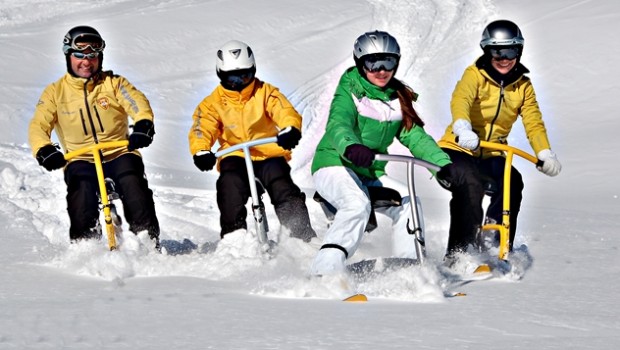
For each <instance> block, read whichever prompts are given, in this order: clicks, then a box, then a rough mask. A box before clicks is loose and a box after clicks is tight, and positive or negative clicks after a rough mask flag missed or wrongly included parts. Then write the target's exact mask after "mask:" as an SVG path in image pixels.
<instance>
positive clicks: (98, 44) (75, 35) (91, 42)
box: [62, 26, 105, 76]
mask: <svg viewBox="0 0 620 350" xmlns="http://www.w3.org/2000/svg"><path fill="white" fill-rule="evenodd" d="M89 48H90V49H91V50H92V51H94V52H97V53H98V57H99V67H98V69H97V72H96V73H99V72H101V70H102V67H103V50H104V49H105V40H103V38H102V37H101V35H100V34H99V32H98V31H97V30H96V29H95V28H93V27H89V26H77V27H73V28H71V29H69V31H68V32H67V34H65V36H64V38H63V39H62V52H63V53H64V54H65V61H66V63H67V72H69V74H71V75H73V76H77V75H76V74H75V72H74V71H73V69H71V60H70V55H71V53H73V52H81V51H84V50H86V49H89Z"/></svg>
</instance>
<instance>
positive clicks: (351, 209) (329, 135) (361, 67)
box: [310, 31, 451, 276]
mask: <svg viewBox="0 0 620 350" xmlns="http://www.w3.org/2000/svg"><path fill="white" fill-rule="evenodd" d="M400 56H401V54H400V46H399V45H398V42H397V41H396V38H394V37H393V36H392V35H390V34H389V33H387V32H384V31H373V32H367V33H364V34H362V35H361V36H359V37H358V38H357V40H355V43H354V45H353V58H354V61H355V66H353V67H350V68H348V69H347V70H346V71H345V72H344V74H343V75H342V76H341V78H340V82H339V83H338V87H337V88H336V92H335V94H334V98H333V100H332V103H331V107H330V111H329V117H328V120H327V125H326V127H325V134H324V135H323V137H322V138H321V140H320V142H319V144H318V146H317V148H316V153H315V155H314V158H313V161H312V168H311V171H312V174H313V175H312V177H313V180H314V185H315V188H316V191H317V192H318V194H319V195H320V196H321V197H322V198H323V199H324V200H325V201H327V202H328V203H329V204H331V205H332V206H333V207H334V208H335V209H336V214H335V216H334V220H333V222H332V224H331V225H330V226H329V229H328V230H327V232H326V233H325V236H324V238H323V245H322V246H321V248H320V250H319V251H318V253H317V255H316V257H315V258H314V261H313V262H312V266H311V268H310V274H311V275H315V276H329V275H332V276H337V275H341V274H343V273H345V271H346V269H345V261H346V260H347V259H348V258H351V257H352V256H353V254H355V252H356V250H357V248H358V246H359V244H360V242H361V240H362V237H363V234H364V231H365V230H366V226H367V223H368V221H369V218H370V217H371V215H372V208H371V203H370V198H369V188H373V187H375V188H380V187H383V186H386V187H390V188H393V189H396V190H400V191H399V192H401V193H403V194H404V193H407V189H406V186H405V185H404V184H402V183H399V182H398V181H397V180H395V179H393V178H390V177H389V176H387V175H386V171H385V167H386V163H385V162H382V161H375V160H374V158H375V154H377V153H382V154H386V153H388V152H387V149H388V146H390V145H391V144H392V143H393V142H394V141H395V140H398V141H399V142H400V143H402V144H403V145H404V146H405V147H407V148H408V149H409V151H410V152H411V154H413V155H414V156H415V157H417V158H420V159H423V160H426V161H428V162H431V163H434V164H436V165H439V166H442V167H446V166H450V163H451V162H450V158H449V157H448V155H447V154H446V153H444V152H443V151H442V150H441V148H439V146H438V145H437V143H436V142H435V140H434V139H433V138H432V137H431V136H430V135H428V134H427V133H426V132H425V131H424V128H423V126H424V122H423V121H422V120H421V119H420V117H419V116H418V114H417V112H416V110H415V109H414V108H413V102H414V101H416V99H417V94H416V93H415V92H414V91H413V90H412V89H411V88H410V87H408V86H407V85H405V84H404V83H403V82H402V81H400V80H399V79H397V78H395V77H394V75H395V74H396V70H397V69H398V65H399V62H400ZM401 202H402V205H400V206H395V207H389V208H377V209H375V211H377V212H379V213H381V214H384V215H386V216H387V217H389V218H390V219H391V220H392V231H393V233H392V256H393V257H399V258H416V252H415V235H410V234H408V231H407V222H408V221H409V220H410V213H411V208H410V205H411V204H410V203H411V200H410V198H409V196H408V195H406V196H405V197H403V198H402V201H401Z"/></svg>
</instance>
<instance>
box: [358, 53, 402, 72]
mask: <svg viewBox="0 0 620 350" xmlns="http://www.w3.org/2000/svg"><path fill="white" fill-rule="evenodd" d="M362 59H363V61H364V68H365V69H366V70H367V71H369V72H373V73H376V72H379V71H382V70H384V71H386V72H391V71H393V70H394V69H396V66H397V65H398V58H397V57H395V56H391V55H390V56H388V55H367V56H364V57H363V58H362Z"/></svg>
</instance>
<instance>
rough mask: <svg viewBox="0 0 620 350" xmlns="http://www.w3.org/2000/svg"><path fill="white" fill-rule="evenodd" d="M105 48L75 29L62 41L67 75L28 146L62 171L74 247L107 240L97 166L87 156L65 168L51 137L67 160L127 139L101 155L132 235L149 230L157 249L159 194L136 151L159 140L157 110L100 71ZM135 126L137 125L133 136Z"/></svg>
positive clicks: (93, 34)
mask: <svg viewBox="0 0 620 350" xmlns="http://www.w3.org/2000/svg"><path fill="white" fill-rule="evenodd" d="M105 47H106V43H105V41H104V40H103V38H102V37H101V35H100V34H99V32H98V31H97V30H95V29H94V28H92V27H89V26H77V27H74V28H72V29H70V30H69V31H68V32H67V34H66V35H65V36H64V38H63V42H62V51H63V54H64V56H65V60H66V63H67V73H66V74H65V75H63V77H62V78H60V79H59V80H58V81H56V82H54V83H52V84H50V85H48V86H47V87H46V88H45V90H44V91H43V94H42V95H41V98H40V99H39V101H38V103H37V106H36V109H35V113H34V116H33V117H32V120H31V122H30V127H29V142H30V146H31V148H32V151H33V155H34V156H35V157H36V159H37V160H38V162H39V164H40V165H41V166H43V167H44V168H45V169H47V170H48V171H52V170H56V169H60V168H64V174H65V182H66V183H67V211H68V213H69V219H70V221H71V226H70V229H69V237H70V239H71V241H72V242H75V241H79V240H83V239H90V238H100V237H101V226H100V224H99V200H98V193H99V187H98V181H97V177H96V171H95V164H94V159H93V156H92V155H91V154H86V155H83V156H79V157H76V158H74V159H72V160H70V161H69V163H68V164H67V161H66V160H65V157H64V154H63V151H62V150H61V149H60V148H59V147H57V146H56V145H54V144H53V143H52V141H51V138H50V137H51V133H52V131H55V133H56V135H57V136H58V140H59V142H60V144H61V146H62V149H63V150H64V152H67V153H68V152H73V151H76V150H78V149H81V148H84V147H87V146H90V145H93V144H97V143H100V142H104V141H105V142H112V141H123V140H128V141H129V145H128V146H127V147H118V148H115V149H108V150H104V151H103V153H102V156H103V163H104V164H103V168H104V173H105V175H106V177H108V178H111V179H112V180H113V181H114V183H115V188H116V190H117V192H118V194H119V195H120V199H121V201H122V203H123V210H124V214H125V217H126V219H127V222H128V223H129V229H130V230H131V231H132V232H134V233H138V232H140V231H147V232H148V234H149V236H150V237H151V238H152V239H153V241H154V243H155V246H156V247H157V248H159V222H158V220H157V216H156V213H155V204H154V202H153V192H152V191H151V190H150V189H149V187H148V182H147V180H146V177H145V175H144V162H143V160H142V157H141V155H140V152H138V151H137V149H138V148H143V147H147V146H149V145H150V144H151V142H152V141H153V136H154V135H155V129H154V125H153V118H154V116H153V111H152V110H151V106H150V104H149V101H148V100H147V98H146V97H145V96H144V94H143V93H142V92H140V91H139V90H138V89H136V88H135V87H134V86H133V85H132V84H131V83H130V82H129V81H127V79H126V78H124V77H123V76H121V75H118V74H114V73H112V71H109V70H108V71H104V70H102V64H103V51H104V49H105ZM129 119H132V120H133V122H134V125H133V132H131V133H130V131H131V129H130V125H129Z"/></svg>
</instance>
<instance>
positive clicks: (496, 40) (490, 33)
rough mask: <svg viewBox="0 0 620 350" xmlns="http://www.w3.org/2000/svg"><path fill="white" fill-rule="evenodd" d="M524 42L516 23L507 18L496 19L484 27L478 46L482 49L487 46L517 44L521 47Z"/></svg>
mask: <svg viewBox="0 0 620 350" xmlns="http://www.w3.org/2000/svg"><path fill="white" fill-rule="evenodd" d="M524 43H525V40H524V39H523V34H521V29H519V27H518V26H517V25H516V24H514V23H513V22H511V21H508V20H498V21H494V22H491V23H489V24H488V25H487V26H486V28H484V31H483V32H482V39H481V40H480V47H481V48H482V49H483V50H485V48H487V47H488V46H495V47H497V46H518V47H520V48H521V49H523V44H524Z"/></svg>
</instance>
